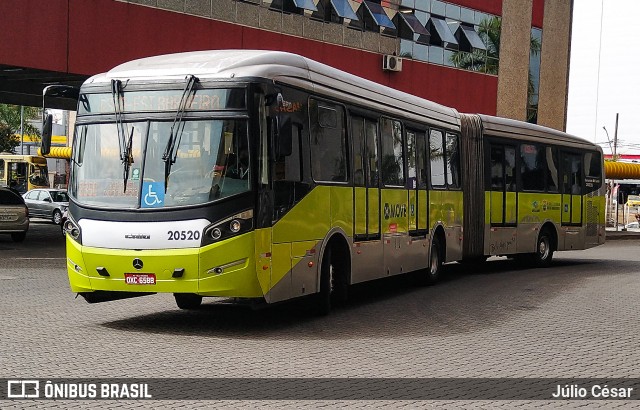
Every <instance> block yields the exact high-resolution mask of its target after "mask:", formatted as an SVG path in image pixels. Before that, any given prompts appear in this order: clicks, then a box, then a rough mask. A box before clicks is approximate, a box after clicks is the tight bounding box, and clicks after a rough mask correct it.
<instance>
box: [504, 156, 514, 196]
mask: <svg viewBox="0 0 640 410" xmlns="http://www.w3.org/2000/svg"><path fill="white" fill-rule="evenodd" d="M504 182H505V184H506V188H507V189H506V190H507V191H510V192H514V191H515V190H516V149H515V148H514V147H504Z"/></svg>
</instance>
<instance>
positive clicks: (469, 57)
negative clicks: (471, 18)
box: [451, 17, 541, 90]
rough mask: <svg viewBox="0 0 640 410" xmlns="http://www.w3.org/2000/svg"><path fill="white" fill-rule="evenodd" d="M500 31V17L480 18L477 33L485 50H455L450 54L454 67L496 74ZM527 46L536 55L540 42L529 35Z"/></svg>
mask: <svg viewBox="0 0 640 410" xmlns="http://www.w3.org/2000/svg"><path fill="white" fill-rule="evenodd" d="M501 32H502V19H501V18H500V17H490V18H486V19H484V20H482V21H481V22H480V24H479V27H478V35H479V36H480V38H482V40H483V41H484V44H485V46H486V47H487V51H486V52H485V51H483V50H475V51H474V52H472V53H469V52H466V51H457V52H455V53H454V54H453V55H452V56H451V62H452V63H453V64H454V65H455V66H456V67H460V68H463V69H465V70H471V71H479V72H481V73H487V74H495V75H497V74H498V68H499V65H500V33H501ZM529 46H530V49H531V53H532V54H534V55H538V54H539V53H540V48H541V44H540V41H539V40H538V39H537V38H535V37H531V40H530V44H529ZM532 88H533V83H532V82H531V79H530V81H529V90H531V89H532Z"/></svg>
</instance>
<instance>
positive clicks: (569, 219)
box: [560, 151, 584, 249]
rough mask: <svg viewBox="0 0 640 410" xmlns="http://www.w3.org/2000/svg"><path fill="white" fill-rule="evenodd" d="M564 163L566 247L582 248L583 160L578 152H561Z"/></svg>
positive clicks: (563, 190) (563, 215)
mask: <svg viewBox="0 0 640 410" xmlns="http://www.w3.org/2000/svg"><path fill="white" fill-rule="evenodd" d="M560 158H561V164H562V167H561V168H562V170H561V172H562V225H563V226H567V227H571V226H573V227H576V228H573V229H572V228H567V229H566V230H565V233H566V235H565V249H578V248H582V246H583V245H582V244H581V243H580V242H582V241H581V240H580V237H581V236H580V232H581V229H580V228H578V227H580V226H582V181H583V179H584V178H583V169H584V168H583V161H582V155H580V154H578V153H570V152H564V151H563V152H561V154H560Z"/></svg>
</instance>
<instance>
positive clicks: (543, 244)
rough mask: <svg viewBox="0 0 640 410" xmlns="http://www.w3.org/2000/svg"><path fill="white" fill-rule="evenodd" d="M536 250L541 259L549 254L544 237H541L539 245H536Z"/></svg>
mask: <svg viewBox="0 0 640 410" xmlns="http://www.w3.org/2000/svg"><path fill="white" fill-rule="evenodd" d="M538 252H539V253H540V258H541V259H546V258H547V256H549V244H548V243H547V240H546V238H543V239H542V240H541V241H540V245H539V246H538Z"/></svg>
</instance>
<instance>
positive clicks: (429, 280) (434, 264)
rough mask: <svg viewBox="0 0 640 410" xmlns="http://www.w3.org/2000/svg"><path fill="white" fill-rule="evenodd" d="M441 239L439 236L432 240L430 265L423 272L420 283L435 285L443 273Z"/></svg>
mask: <svg viewBox="0 0 640 410" xmlns="http://www.w3.org/2000/svg"><path fill="white" fill-rule="evenodd" d="M441 247H442V245H440V240H438V239H437V238H434V239H433V242H431V252H429V266H427V270H426V272H425V273H423V274H421V275H420V277H419V280H418V283H419V284H420V285H424V286H426V285H433V284H434V283H436V282H437V281H438V280H440V276H441V275H442V252H441Z"/></svg>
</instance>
